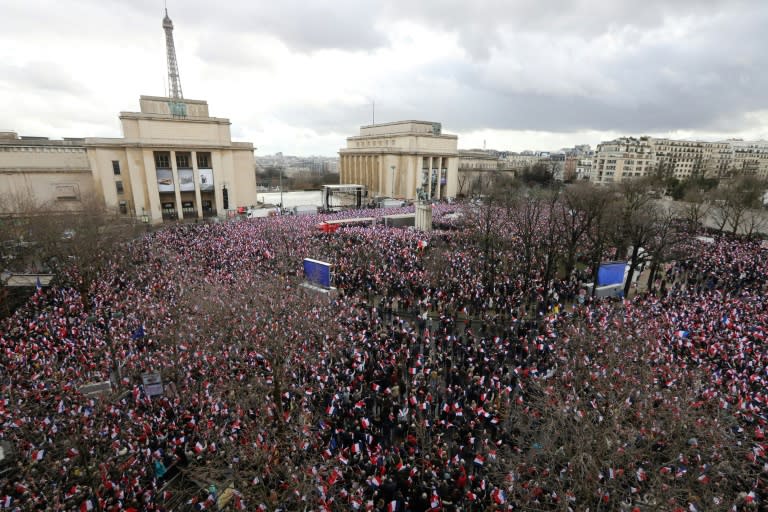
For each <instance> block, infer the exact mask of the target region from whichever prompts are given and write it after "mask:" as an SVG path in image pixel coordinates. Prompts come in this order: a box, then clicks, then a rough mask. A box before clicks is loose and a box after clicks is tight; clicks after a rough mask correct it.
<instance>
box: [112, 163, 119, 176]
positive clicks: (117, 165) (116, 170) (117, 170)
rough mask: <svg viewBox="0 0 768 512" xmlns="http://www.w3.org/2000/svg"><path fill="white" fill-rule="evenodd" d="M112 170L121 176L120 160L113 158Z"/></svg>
mask: <svg viewBox="0 0 768 512" xmlns="http://www.w3.org/2000/svg"><path fill="white" fill-rule="evenodd" d="M112 172H113V173H114V174H115V176H120V161H119V160H112Z"/></svg>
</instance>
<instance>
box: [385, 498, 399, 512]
mask: <svg viewBox="0 0 768 512" xmlns="http://www.w3.org/2000/svg"><path fill="white" fill-rule="evenodd" d="M387 512H397V500H392V501H390V502H389V504H388V505H387Z"/></svg>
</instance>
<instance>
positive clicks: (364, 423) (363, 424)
mask: <svg viewBox="0 0 768 512" xmlns="http://www.w3.org/2000/svg"><path fill="white" fill-rule="evenodd" d="M360 426H361V427H363V428H366V429H367V428H368V427H370V426H371V422H370V421H368V418H360Z"/></svg>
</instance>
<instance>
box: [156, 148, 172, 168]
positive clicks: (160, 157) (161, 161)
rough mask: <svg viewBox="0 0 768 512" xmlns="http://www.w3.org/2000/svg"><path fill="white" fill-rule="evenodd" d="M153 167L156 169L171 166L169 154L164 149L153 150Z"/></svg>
mask: <svg viewBox="0 0 768 512" xmlns="http://www.w3.org/2000/svg"><path fill="white" fill-rule="evenodd" d="M155 167H157V168H158V169H170V168H171V155H170V153H168V152H166V151H155Z"/></svg>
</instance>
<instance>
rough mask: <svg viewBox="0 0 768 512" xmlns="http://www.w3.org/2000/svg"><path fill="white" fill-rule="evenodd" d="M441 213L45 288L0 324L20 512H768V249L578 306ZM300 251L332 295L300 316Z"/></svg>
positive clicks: (10, 472) (292, 225) (721, 255)
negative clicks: (421, 220)
mask: <svg viewBox="0 0 768 512" xmlns="http://www.w3.org/2000/svg"><path fill="white" fill-rule="evenodd" d="M405 211H406V210H403V212H405ZM454 211H458V212H460V213H459V215H456V214H455V213H453V212H454ZM398 212H399V211H398ZM387 213H393V212H392V211H389V212H387ZM448 214H451V216H450V219H452V220H442V221H441V219H443V218H446V219H447V218H448V217H449V215H448ZM372 215H373V216H375V215H378V214H377V213H376V212H372V211H356V212H346V213H344V214H335V215H328V216H323V217H322V218H323V219H326V220H329V219H340V218H343V217H345V216H346V217H355V216H363V217H367V216H372ZM434 216H435V219H436V223H437V224H438V225H441V226H443V227H446V228H450V229H440V230H436V231H432V232H427V233H424V232H419V231H414V230H410V229H397V228H385V227H382V226H381V225H380V224H379V225H376V226H369V225H350V226H346V227H342V228H341V229H339V230H338V231H336V232H335V233H324V232H321V231H320V230H318V228H317V223H318V221H319V219H318V217H279V218H270V219H253V220H247V221H241V222H227V223H219V224H194V225H192V224H186V225H179V226H175V227H169V228H165V229H161V230H158V231H157V232H155V233H151V234H147V235H146V236H144V237H142V238H140V239H137V240H134V241H132V242H131V243H130V244H128V245H127V246H126V247H125V248H124V249H123V250H121V251H117V252H115V253H114V254H112V256H111V258H112V260H111V261H110V265H108V266H107V267H106V270H105V272H104V273H103V275H102V276H100V278H99V279H98V280H97V281H96V282H94V283H93V286H92V288H91V293H90V295H89V296H88V298H87V301H88V302H89V303H88V304H83V298H82V297H81V296H79V295H78V293H77V292H76V291H75V289H74V288H73V287H69V286H63V285H62V286H53V287H51V288H48V289H42V290H39V291H38V292H36V293H35V294H34V296H32V297H31V298H30V300H29V302H28V303H27V304H26V305H25V306H23V307H22V308H20V309H19V310H18V311H17V312H16V313H15V314H14V315H13V316H12V317H10V318H8V319H7V320H5V321H4V322H3V323H2V325H0V361H2V366H1V368H2V376H1V377H2V395H1V396H0V442H2V443H3V444H2V447H3V449H4V450H5V452H6V453H5V456H6V458H5V460H4V461H3V462H2V465H0V509H8V510H108V511H113V510H114V511H118V510H136V511H138V510H156V511H162V510H170V509H174V510H184V509H216V508H217V507H218V506H220V505H223V506H226V507H228V508H230V509H240V510H376V511H406V510H412V511H428V510H446V511H451V510H457V511H458V510H512V509H515V510H517V509H521V510H587V509H589V510H628V511H629V510H631V511H634V510H638V511H644V510H681V511H688V510H691V511H692V510H702V511H703V510H757V509H758V508H760V507H764V506H765V503H766V502H765V500H766V499H768V485H767V484H766V482H767V481H768V456H766V450H768V442H766V439H765V430H766V428H768V425H766V423H768V391H767V389H768V349H767V348H766V344H765V337H766V335H767V334H768V304H766V298H765V294H766V276H768V268H767V264H766V252H765V251H764V250H763V249H761V246H760V245H759V243H758V242H754V241H749V240H737V239H726V238H719V237H718V238H717V239H716V240H715V242H714V243H711V244H710V243H706V242H695V243H691V245H690V254H689V255H688V256H689V257H687V258H685V259H679V260H676V261H673V262H668V263H667V264H666V265H665V267H664V268H663V271H662V272H661V273H660V274H659V276H658V279H657V282H656V283H652V284H651V286H649V289H648V291H643V292H638V293H635V294H634V295H633V296H632V297H630V298H628V299H624V300H595V301H590V300H578V301H577V300H576V298H577V297H578V295H579V292H580V290H582V289H583V284H584V283H583V281H584V280H586V279H589V276H588V275H581V274H577V273H574V274H573V275H570V276H567V277H566V278H565V279H553V280H551V281H549V282H543V279H542V277H541V275H542V273H541V272H539V271H535V272H534V273H533V274H532V275H530V276H522V275H521V274H520V270H519V268H520V267H519V266H518V265H516V264H515V262H517V261H519V258H520V252H519V251H517V250H516V248H515V247H514V243H511V244H509V245H508V246H505V248H504V249H503V253H500V254H497V255H495V256H494V257H498V258H499V260H501V261H504V262H505V264H504V266H503V267H499V269H498V272H497V273H496V275H495V276H494V281H493V283H490V284H489V283H488V280H487V279H488V278H487V274H484V272H483V269H484V268H487V266H484V258H485V257H486V254H485V253H484V251H483V247H482V246H481V245H480V244H478V243H477V238H474V237H472V236H470V235H469V234H468V233H470V232H471V231H472V225H471V224H472V222H473V221H472V214H471V211H469V210H465V209H464V207H463V206H461V205H436V206H435V208H434ZM514 229H515V227H514V226H513V225H509V226H508V227H507V232H508V234H509V236H510V239H511V240H512V241H513V242H514V236H515V235H514ZM500 251H502V250H501V249H500ZM305 257H311V258H316V259H319V260H325V261H329V262H331V263H332V264H333V265H334V272H335V286H336V287H337V289H338V292H337V294H336V295H333V296H330V297H328V296H326V295H322V294H319V295H309V298H307V297H304V296H303V295H302V297H303V298H302V301H303V302H302V301H299V300H298V299H296V300H294V299H293V298H292V296H293V295H298V294H299V292H298V291H297V288H296V286H295V284H296V283H295V280H296V279H298V278H300V274H301V260H302V259H303V258H305ZM67 277H68V279H69V281H70V282H71V281H72V280H76V279H78V276H77V273H76V270H73V274H72V275H70V276H67ZM62 282H65V280H62ZM526 285H528V286H529V289H525V287H526ZM582 294H583V291H582ZM289 295H291V297H288V296H289ZM582 297H583V295H582ZM292 301H293V302H292ZM312 301H314V302H315V303H313V302H312ZM281 304H288V305H289V306H290V305H291V304H293V308H292V309H291V308H288V309H286V308H282V309H281ZM299 308H302V309H299ZM273 316H274V317H273ZM222 319H224V321H222ZM619 350H621V352H619ZM148 372H159V373H160V374H161V375H162V378H163V382H164V386H163V392H162V394H161V395H158V396H150V395H151V394H153V393H150V390H149V388H148V387H146V386H145V385H144V382H143V380H142V375H144V374H146V373H148ZM106 381H109V382H110V387H111V391H110V392H107V393H103V394H101V395H84V394H82V393H81V390H82V386H83V385H86V384H89V383H98V382H106ZM278 388H279V390H278ZM553 418H556V419H557V422H553V421H552V420H553ZM670 425H672V426H673V427H674V428H673V427H672V426H670ZM590 436H592V437H590ZM593 437H594V438H597V437H600V439H594V438H593ZM681 439H682V441H681ZM614 440H615V441H614ZM580 445H582V446H580ZM584 446H591V447H593V448H590V449H593V451H594V452H595V453H593V454H589V453H587V452H588V450H585V449H584ZM606 447H607V448H606ZM600 449H606V450H607V451H606V452H605V453H604V454H602V455H600V454H598V453H597V452H598V451H599V450H600ZM589 456H591V459H594V460H592V462H587V461H586V458H588V457H589ZM591 459H590V460H591ZM182 482H186V483H183V484H182ZM681 488H685V489H688V492H685V493H681V492H679V490H680V489H681ZM659 496H663V497H664V498H660V497H659Z"/></svg>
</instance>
